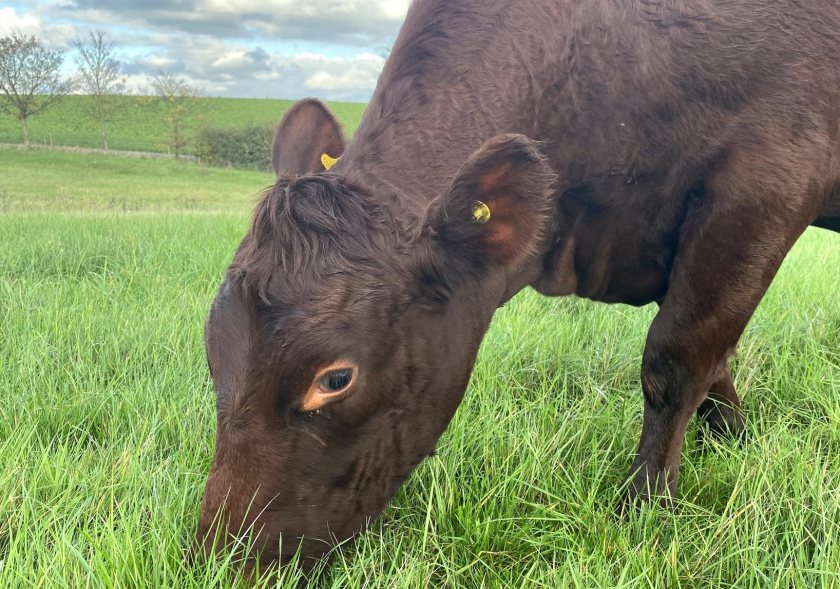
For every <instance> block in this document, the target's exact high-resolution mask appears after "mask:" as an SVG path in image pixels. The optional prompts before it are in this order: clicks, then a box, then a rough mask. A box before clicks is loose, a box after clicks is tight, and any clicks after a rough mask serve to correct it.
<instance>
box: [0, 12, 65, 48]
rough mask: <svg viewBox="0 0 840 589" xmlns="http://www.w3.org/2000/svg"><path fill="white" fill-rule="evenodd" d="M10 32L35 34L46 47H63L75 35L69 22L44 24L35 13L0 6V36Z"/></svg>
mask: <svg viewBox="0 0 840 589" xmlns="http://www.w3.org/2000/svg"><path fill="white" fill-rule="evenodd" d="M11 33H23V34H24V35H35V36H36V37H38V39H39V40H40V41H41V43H43V44H44V45H45V46H46V47H48V48H50V49H63V48H65V47H67V46H68V45H69V44H70V42H71V41H72V40H73V39H74V38H75V37H76V28H75V27H74V26H72V25H69V24H45V23H44V21H43V19H42V18H41V17H40V16H39V15H37V14H33V13H26V14H18V12H17V11H16V10H15V9H14V8H10V7H5V8H0V36H4V37H5V36H7V35H10V34H11Z"/></svg>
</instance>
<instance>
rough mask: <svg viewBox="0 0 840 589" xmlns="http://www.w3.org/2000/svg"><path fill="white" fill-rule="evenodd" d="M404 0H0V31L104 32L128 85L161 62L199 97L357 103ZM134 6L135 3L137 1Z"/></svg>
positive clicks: (68, 42) (56, 45)
mask: <svg viewBox="0 0 840 589" xmlns="http://www.w3.org/2000/svg"><path fill="white" fill-rule="evenodd" d="M408 4H409V0H27V1H20V0H11V1H10V0H0V36H5V35H8V34H10V33H11V32H21V33H24V34H27V35H29V34H32V35H35V36H36V37H37V38H38V39H39V40H41V41H42V43H44V44H45V45H46V46H48V47H49V48H50V49H60V50H64V51H66V57H65V69H66V70H67V71H70V70H72V69H73V67H74V55H75V52H74V51H73V50H72V43H73V40H74V39H83V38H86V37H87V36H88V34H89V31H97V30H98V31H103V32H104V33H105V36H106V39H107V40H109V41H111V42H113V43H114V45H115V53H116V57H117V59H118V60H119V61H120V63H121V65H122V69H123V73H124V74H125V75H127V76H128V86H129V88H131V89H132V90H133V91H135V92H139V93H144V92H147V91H148V87H149V81H150V79H151V78H152V77H153V76H155V75H157V74H158V73H160V72H161V71H165V72H169V73H173V74H177V75H179V76H183V77H184V78H186V80H187V81H188V82H189V83H191V84H192V85H193V86H195V87H197V88H198V89H199V90H200V91H201V92H202V93H203V94H205V95H207V96H229V97H248V98H291V99H297V98H303V97H306V96H317V97H319V98H323V99H326V100H347V101H354V102H364V101H367V100H368V99H369V98H370V95H371V94H372V92H373V88H374V86H375V84H376V79H377V77H378V75H379V72H380V71H381V70H382V66H383V64H384V63H385V56H386V55H387V53H388V51H389V49H390V47H391V45H392V44H393V42H394V39H395V37H396V35H397V32H398V31H399V27H400V25H401V24H402V20H403V18H404V17H405V12H406V10H407V8H408ZM140 6H142V8H138V7H140Z"/></svg>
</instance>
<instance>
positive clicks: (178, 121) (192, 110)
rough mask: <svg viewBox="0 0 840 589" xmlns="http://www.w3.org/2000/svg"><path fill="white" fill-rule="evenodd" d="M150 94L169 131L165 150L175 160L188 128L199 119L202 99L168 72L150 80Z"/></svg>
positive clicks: (184, 144)
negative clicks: (156, 102)
mask: <svg viewBox="0 0 840 589" xmlns="http://www.w3.org/2000/svg"><path fill="white" fill-rule="evenodd" d="M152 92H153V93H154V95H155V97H156V98H157V100H158V102H159V108H160V111H161V112H162V113H163V117H164V122H165V123H166V127H167V129H168V131H169V136H168V144H167V148H168V149H169V151H170V153H173V154H174V155H175V158H176V159H177V158H179V157H180V156H181V152H182V151H183V149H184V147H185V146H186V144H187V135H188V131H189V129H190V127H191V126H192V125H193V124H194V123H196V121H197V119H198V118H199V117H198V116H197V114H198V112H199V109H200V108H201V105H202V104H203V100H202V97H201V95H200V93H199V91H198V90H197V89H196V88H194V87H192V86H190V85H189V84H188V83H187V82H186V81H185V80H184V79H183V78H181V77H179V76H175V75H174V74H171V73H169V72H160V73H159V74H158V75H157V76H156V77H155V78H154V79H153V80H152Z"/></svg>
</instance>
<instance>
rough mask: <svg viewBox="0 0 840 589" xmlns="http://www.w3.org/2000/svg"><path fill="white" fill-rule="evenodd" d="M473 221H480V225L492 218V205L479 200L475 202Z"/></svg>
mask: <svg viewBox="0 0 840 589" xmlns="http://www.w3.org/2000/svg"><path fill="white" fill-rule="evenodd" d="M472 218H473V223H478V224H479V225H484V224H485V223H486V222H487V221H489V220H490V207H488V206H487V205H486V204H484V203H483V202H481V201H480V200H477V201H475V202H474V203H473V215H472Z"/></svg>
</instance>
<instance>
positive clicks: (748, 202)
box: [629, 153, 817, 498]
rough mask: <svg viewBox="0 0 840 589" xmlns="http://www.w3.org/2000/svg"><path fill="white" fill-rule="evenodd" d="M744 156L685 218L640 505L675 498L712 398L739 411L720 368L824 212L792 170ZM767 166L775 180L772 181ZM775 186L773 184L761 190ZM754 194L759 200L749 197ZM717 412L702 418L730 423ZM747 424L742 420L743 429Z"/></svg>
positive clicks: (651, 352)
mask: <svg viewBox="0 0 840 589" xmlns="http://www.w3.org/2000/svg"><path fill="white" fill-rule="evenodd" d="M738 155H739V154H735V153H733V154H732V156H733V157H732V158H731V159H730V160H729V162H728V164H729V166H731V167H729V169H723V170H722V171H721V172H720V174H719V175H718V176H717V177H715V178H712V179H710V181H709V183H708V185H707V193H706V194H704V195H703V197H702V199H699V201H698V202H697V203H695V204H696V206H694V207H692V210H691V213H690V214H689V216H688V217H687V218H686V220H685V223H684V224H683V227H682V230H681V235H680V247H679V250H678V251H677V255H676V256H675V259H674V262H673V270H672V272H671V280H670V284H669V289H668V293H667V294H666V296H665V298H664V299H663V300H662V303H661V306H660V309H659V312H658V313H657V315H656V318H655V319H654V321H653V324H652V325H651V328H650V331H649V333H648V338H647V343H646V347H645V353H644V359H643V365H642V388H643V390H644V397H645V401H644V420H643V425H642V435H641V441H640V443H639V450H638V454H637V456H636V458H635V460H634V462H633V466H632V470H631V474H630V481H629V483H630V484H629V493H630V495H631V497H635V496H641V497H644V498H650V497H652V496H659V497H665V498H668V497H674V496H675V494H676V489H677V479H678V477H679V465H680V452H681V450H682V446H683V438H684V434H685V429H686V426H687V424H688V422H689V420H690V418H691V416H692V415H693V414H694V412H695V411H696V410H697V409H698V408H700V407H701V404H702V403H703V402H704V401H705V400H706V397H707V392H709V391H711V393H712V400H713V401H714V400H721V399H722V400H724V401H726V402H728V403H729V404H730V406H732V407H737V396H735V389H734V387H733V386H732V381H731V378H730V377H729V371H728V369H727V370H726V371H725V376H722V375H721V373H720V371H721V367H722V366H724V367H725V366H726V360H727V357H728V354H729V352H730V350H732V349H734V348H735V346H736V344H737V343H738V339H739V338H740V336H741V333H742V332H743V330H744V328H745V327H746V325H747V322H748V321H749V319H750V317H751V316H752V314H753V312H754V311H755V308H756V307H757V306H758V303H759V302H760V301H761V298H762V297H763V296H764V293H765V292H766V290H767V287H768V286H769V285H770V282H771V281H772V279H773V277H774V276H775V274H776V271H777V270H778V268H779V266H780V265H781V262H782V260H783V259H784V257H785V255H786V254H787V252H788V250H789V249H790V247H791V246H792V245H793V243H794V242H795V241H796V239H797V238H798V237H799V235H800V234H801V233H802V231H804V229H805V227H807V225H808V223H810V222H811V221H812V220H813V215H815V214H816V211H817V208H816V206H815V205H814V204H813V203H811V202H809V199H808V197H806V196H804V195H806V194H808V192H807V190H804V189H803V187H801V186H796V185H794V184H791V185H790V186H784V185H783V184H782V183H781V182H780V181H779V179H780V177H784V176H782V175H781V172H780V171H779V170H780V169H781V168H783V167H784V165H783V163H779V162H774V163H773V165H772V166H770V164H769V163H767V162H763V161H758V160H756V159H752V158H746V159H747V161H748V162H749V163H751V164H752V166H753V168H754V171H753V174H754V175H752V174H751V172H749V171H747V170H750V168H749V167H744V166H743V165H739V164H743V163H744V162H742V161H739V160H740V159H741V158H739V157H738ZM726 167H728V166H726ZM726 167H725V168H726ZM766 167H770V168H771V169H772V170H773V171H774V175H770V174H767V173H765V168H766ZM745 174H751V175H750V176H749V178H746V177H745ZM768 178H769V179H771V180H773V182H774V183H773V184H772V185H770V186H762V181H764V180H766V179H768ZM791 178H794V176H791ZM745 187H752V188H753V189H755V192H754V193H751V194H745V193H743V192H742V191H743V189H744V188H745ZM780 188H781V189H783V190H780ZM796 195H800V196H799V197H798V198H797V197H796ZM713 407H715V406H714V405H706V406H705V408H703V409H701V415H703V414H705V415H707V417H709V418H711V419H714V420H715V422H716V423H719V422H721V421H722V422H726V421H727V417H726V416H725V415H724V413H723V412H720V411H718V414H717V415H713V414H712V413H711V412H712V411H713V409H712V408H713ZM739 421H740V420H739V419H738V418H737V417H733V424H734V425H735V427H738V426H739ZM715 427H718V425H715Z"/></svg>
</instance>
